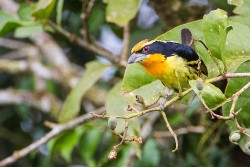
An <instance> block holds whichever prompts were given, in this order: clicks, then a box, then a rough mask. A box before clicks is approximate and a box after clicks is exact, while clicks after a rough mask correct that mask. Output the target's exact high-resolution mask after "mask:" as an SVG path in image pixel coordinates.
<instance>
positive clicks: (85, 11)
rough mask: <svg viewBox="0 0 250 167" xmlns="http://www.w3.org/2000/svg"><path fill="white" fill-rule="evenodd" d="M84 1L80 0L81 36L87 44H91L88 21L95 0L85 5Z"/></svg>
mask: <svg viewBox="0 0 250 167" xmlns="http://www.w3.org/2000/svg"><path fill="white" fill-rule="evenodd" d="M86 3H87V1H86V0H82V18H83V35H84V37H85V39H86V41H87V42H88V43H91V36H90V33H89V26H88V20H89V16H90V14H91V11H92V8H93V6H94V4H95V0H89V2H88V3H87V5H86Z"/></svg>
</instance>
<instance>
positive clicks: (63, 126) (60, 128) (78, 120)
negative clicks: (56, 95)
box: [0, 107, 105, 167]
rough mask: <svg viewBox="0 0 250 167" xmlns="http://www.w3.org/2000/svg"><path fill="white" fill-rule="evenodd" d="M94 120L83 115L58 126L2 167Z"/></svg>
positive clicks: (89, 116)
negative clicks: (60, 135) (63, 133)
mask: <svg viewBox="0 0 250 167" xmlns="http://www.w3.org/2000/svg"><path fill="white" fill-rule="evenodd" d="M104 110H105V108H104V107H101V108H99V109H97V110H96V111H95V112H96V113H98V114H99V113H102V112H103V111H104ZM92 118H94V116H93V115H91V114H85V115H82V116H80V117H78V118H75V119H73V120H71V121H69V122H67V123H64V124H58V125H56V126H55V127H54V128H53V129H52V130H51V131H50V132H48V133H47V134H46V135H44V136H43V137H42V138H40V139H39V140H37V141H35V142H34V143H32V144H30V145H28V146H27V147H24V148H23V149H21V150H18V151H15V152H14V153H13V154H12V155H11V156H9V157H7V158H5V159H3V160H1V161H0V167H4V166H7V165H10V164H12V163H14V162H16V161H17V160H19V159H20V158H22V157H24V156H26V155H28V154H29V153H31V152H32V151H34V150H36V149H37V148H38V147H40V146H41V145H43V144H45V143H47V142H48V141H49V140H51V139H52V138H54V137H56V136H58V135H59V134H61V133H62V132H65V131H68V130H71V129H73V128H75V127H77V126H79V125H82V124H83V123H85V122H87V121H89V120H90V119H92Z"/></svg>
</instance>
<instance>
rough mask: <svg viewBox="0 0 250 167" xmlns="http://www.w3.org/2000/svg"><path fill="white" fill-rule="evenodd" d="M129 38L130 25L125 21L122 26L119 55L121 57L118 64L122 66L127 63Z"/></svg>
mask: <svg viewBox="0 0 250 167" xmlns="http://www.w3.org/2000/svg"><path fill="white" fill-rule="evenodd" d="M129 39H130V25H129V23H127V24H126V25H125V26H124V27H123V49H122V55H121V59H120V64H122V65H124V66H126V65H127V59H128V49H129Z"/></svg>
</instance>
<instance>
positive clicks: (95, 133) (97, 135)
mask: <svg viewBox="0 0 250 167" xmlns="http://www.w3.org/2000/svg"><path fill="white" fill-rule="evenodd" d="M101 138H102V134H101V131H100V130H99V129H97V128H92V129H89V130H88V131H87V132H86V133H85V134H84V136H83V138H82V139H81V142H80V145H79V153H80V155H81V157H82V158H83V160H84V162H87V164H90V163H93V162H92V161H94V160H93V155H94V153H95V152H96V149H97V148H98V144H99V142H100V140H101ZM88 166H90V165H88Z"/></svg>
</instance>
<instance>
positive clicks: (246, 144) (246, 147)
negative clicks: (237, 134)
mask: <svg viewBox="0 0 250 167" xmlns="http://www.w3.org/2000/svg"><path fill="white" fill-rule="evenodd" d="M245 131H246V132H247V133H248V134H250V129H249V128H248V129H245ZM241 136H242V137H241V138H240V141H239V146H240V148H241V150H242V151H243V152H244V153H246V154H248V155H250V139H249V137H247V136H245V135H241Z"/></svg>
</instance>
